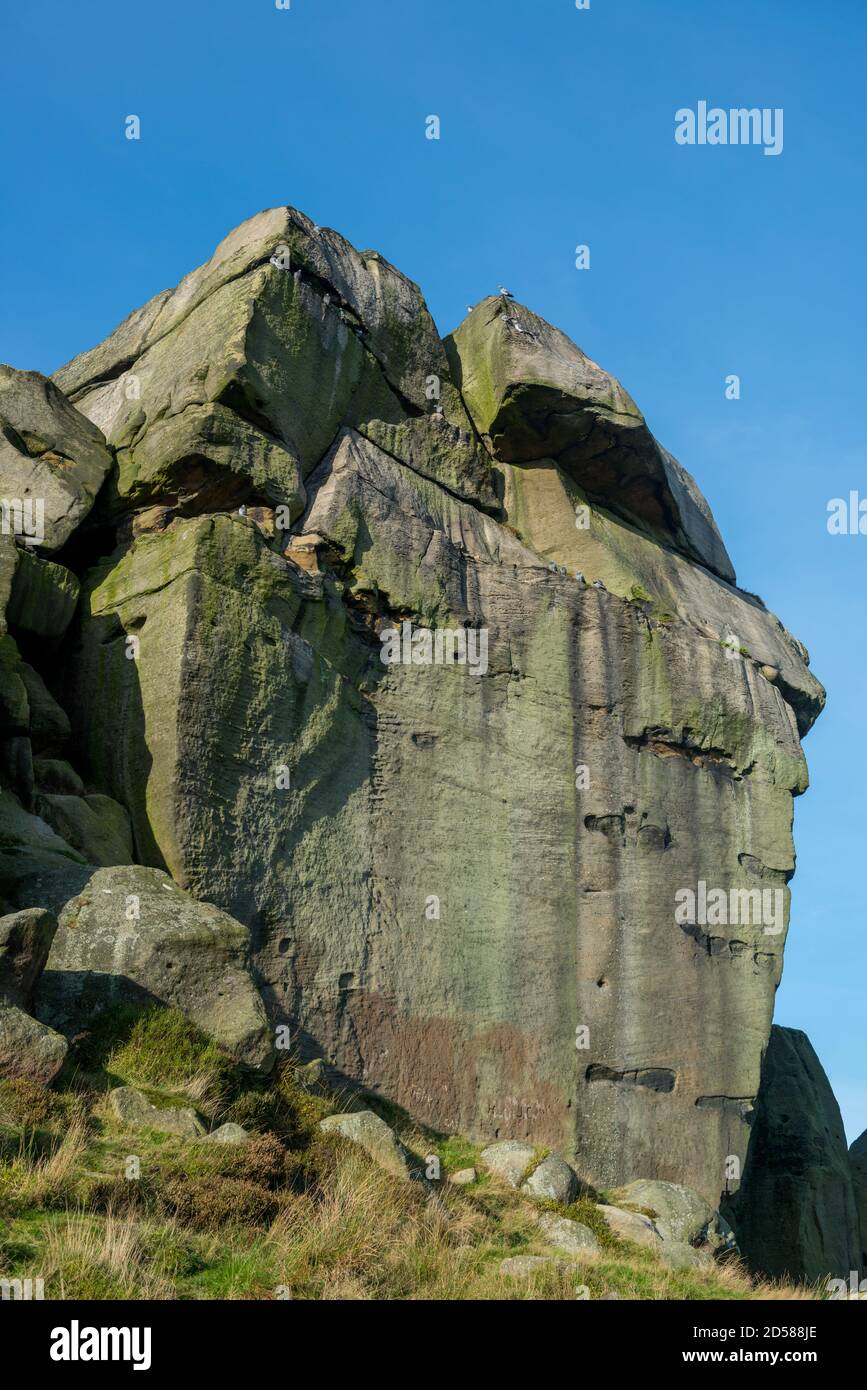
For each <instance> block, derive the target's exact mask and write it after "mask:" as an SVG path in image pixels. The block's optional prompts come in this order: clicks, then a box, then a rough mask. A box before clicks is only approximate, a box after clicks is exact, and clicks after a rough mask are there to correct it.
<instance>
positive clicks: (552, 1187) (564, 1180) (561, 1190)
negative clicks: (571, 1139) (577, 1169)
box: [521, 1154, 578, 1207]
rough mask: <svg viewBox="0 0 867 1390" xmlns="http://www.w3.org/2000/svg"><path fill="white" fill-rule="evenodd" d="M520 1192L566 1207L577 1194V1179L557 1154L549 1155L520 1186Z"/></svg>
mask: <svg viewBox="0 0 867 1390" xmlns="http://www.w3.org/2000/svg"><path fill="white" fill-rule="evenodd" d="M521 1191H522V1192H526V1193H527V1194H528V1196H530V1197H541V1198H546V1199H547V1200H548V1201H551V1202H560V1203H561V1205H562V1206H564V1207H566V1206H568V1205H569V1203H570V1202H573V1201H574V1200H575V1197H576V1196H577V1194H578V1178H577V1176H576V1175H575V1173H574V1172H573V1171H572V1169H571V1168H570V1167H569V1164H568V1163H567V1162H566V1161H565V1159H562V1158H560V1156H559V1154H549V1155H548V1157H547V1158H543V1159H542V1162H541V1163H540V1164H538V1165H537V1166H536V1167H535V1168H534V1169H533V1171H532V1173H531V1174H530V1176H529V1177H528V1178H527V1180H526V1182H524V1183H522V1184H521Z"/></svg>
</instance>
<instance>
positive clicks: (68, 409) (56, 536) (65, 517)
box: [0, 364, 111, 551]
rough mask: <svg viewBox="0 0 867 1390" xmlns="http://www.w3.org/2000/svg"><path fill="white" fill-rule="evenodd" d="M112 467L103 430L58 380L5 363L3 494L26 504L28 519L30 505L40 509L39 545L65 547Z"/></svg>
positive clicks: (0, 404) (0, 402) (0, 371)
mask: <svg viewBox="0 0 867 1390" xmlns="http://www.w3.org/2000/svg"><path fill="white" fill-rule="evenodd" d="M110 467H111V454H110V452H109V450H108V449H107V448H106V445H105V439H104V438H103V436H102V434H101V432H100V430H99V429H97V428H96V426H95V425H94V424H93V423H92V422H91V421H90V420H88V419H85V417H84V416H83V415H82V414H81V413H80V412H79V411H78V410H76V409H75V408H74V407H73V406H72V405H70V403H69V401H68V400H67V399H66V397H65V396H64V394H63V392H62V391H60V390H58V388H57V386H56V385H55V384H54V382H53V381H51V380H50V379H49V378H48V377H44V376H42V375H41V374H40V373H39V372H19V371H16V370H15V368H14V367H7V366H5V365H2V364H0V479H2V487H0V493H2V498H3V499H5V500H6V501H9V500H10V499H16V500H17V501H18V502H19V503H22V504H24V507H25V512H24V516H25V521H26V520H27V517H28V512H27V507H29V506H30V505H31V504H37V505H40V506H41V508H42V517H43V523H42V529H43V531H44V534H42V535H40V536H38V537H36V538H35V541H34V543H35V544H36V545H38V546H40V547H41V548H43V549H45V550H49V551H52V550H59V549H60V547H61V546H62V545H63V544H64V542H65V541H67V540H68V539H69V537H70V536H71V535H72V533H73V531H74V530H75V528H76V527H77V526H78V525H79V524H80V522H81V521H82V520H83V519H84V517H85V516H87V513H88V512H89V511H90V509H91V507H92V506H93V503H94V499H95V497H96V494H97V492H98V491H99V489H100V487H101V485H102V483H103V480H104V479H105V476H106V474H107V473H108V471H109V468H110ZM35 515H36V513H34V516H35ZM29 529H30V528H26V530H27V531H29ZM25 533H26V532H22V533H21V534H25Z"/></svg>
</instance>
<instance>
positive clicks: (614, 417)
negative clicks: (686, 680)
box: [448, 298, 735, 580]
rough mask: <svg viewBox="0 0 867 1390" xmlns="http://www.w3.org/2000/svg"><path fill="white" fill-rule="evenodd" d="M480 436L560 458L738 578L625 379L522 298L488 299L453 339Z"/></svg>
mask: <svg viewBox="0 0 867 1390" xmlns="http://www.w3.org/2000/svg"><path fill="white" fill-rule="evenodd" d="M448 349H449V354H450V357H451V361H452V368H453V370H454V373H455V379H456V380H457V382H458V385H459V386H460V388H461V390H462V392H463V396H464V400H465V401H466V403H467V406H468V408H469V411H470V413H471V415H472V417H473V421H474V423H475V425H476V428H477V429H478V431H479V433H480V434H482V435H483V436H485V437H486V438H487V439H488V440H489V441H490V445H491V448H492V449H493V451H494V453H495V454H496V456H497V457H498V458H500V459H502V460H503V461H504V462H506V463H516V464H522V465H526V464H534V463H538V462H539V461H540V460H544V459H554V460H556V461H557V462H558V463H559V465H560V466H561V468H563V469H564V471H565V472H566V473H567V474H568V475H569V476H570V477H572V478H574V479H575V481H576V482H577V483H579V484H580V485H581V486H582V487H583V488H584V489H585V491H586V492H587V494H588V496H591V497H594V498H596V499H597V500H600V501H602V502H604V503H605V504H606V505H608V506H609V507H611V508H612V509H613V510H615V511H617V512H619V513H621V514H622V515H624V516H625V517H626V518H627V519H628V520H630V521H633V522H637V523H638V524H639V525H640V526H643V527H644V528H646V529H648V530H649V531H651V533H656V534H658V535H659V536H660V537H663V538H664V539H665V540H667V541H669V542H671V541H673V542H674V543H675V544H676V545H677V547H678V548H679V549H681V550H683V551H684V553H685V554H687V555H691V556H692V557H693V558H695V559H697V560H699V561H701V563H702V564H705V565H707V566H708V568H710V569H712V570H715V571H716V572H717V573H718V574H720V575H721V576H722V577H723V579H729V580H733V579H734V577H735V576H734V570H733V568H732V564H731V561H730V560H729V557H728V555H727V554H726V550H725V546H724V545H723V542H722V538H721V536H720V534H719V532H718V530H717V528H716V524H715V522H714V519H713V516H712V515H711V511H710V508H709V507H708V505H707V502H706V501H705V500H704V498H703V497H702V495H701V493H700V492H699V490H698V488H697V486H696V484H695V480H694V479H693V478H691V477H690V475H689V474H688V473H687V472H686V470H685V469H684V468H681V466H680V464H679V463H678V462H677V460H676V459H674V458H672V456H671V455H670V454H669V453H668V452H667V451H666V450H665V449H663V448H662V447H661V446H660V445H659V444H658V443H657V441H656V440H655V439H654V437H653V435H652V434H651V432H650V430H649V429H648V427H647V424H646V422H645V420H644V417H643V415H642V414H641V412H640V411H639V409H638V407H637V406H636V404H635V402H634V401H633V400H632V397H631V396H629V395H628V394H627V392H626V391H624V389H623V387H622V386H621V385H620V382H619V381H616V380H615V378H614V377H611V376H609V375H608V373H607V372H604V371H603V370H602V369H601V367H598V366H597V365H596V363H595V362H592V361H591V360H590V358H589V357H587V356H586V355H585V354H584V353H583V352H582V351H581V349H580V348H578V347H576V346H575V344H574V343H573V342H572V341H571V340H570V339H569V338H567V337H566V335H565V333H561V332H560V330H559V329H557V328H553V327H552V326H551V324H549V323H546V322H545V320H544V319H542V318H539V316H538V314H534V313H532V312H531V311H530V310H529V309H527V308H525V307H524V305H521V304H515V303H510V302H508V301H507V300H505V299H502V298H499V299H497V298H488V299H483V300H482V302H481V303H480V304H478V305H477V306H476V307H475V309H474V310H473V311H472V313H470V314H469V315H468V317H467V318H466V319H465V320H464V322H463V323H462V324H461V325H460V327H459V328H458V329H457V330H456V331H455V333H454V334H453V336H452V337H451V338H450V339H449V341H448Z"/></svg>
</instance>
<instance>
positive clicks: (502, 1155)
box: [480, 1139, 536, 1187]
mask: <svg viewBox="0 0 867 1390" xmlns="http://www.w3.org/2000/svg"><path fill="white" fill-rule="evenodd" d="M480 1157H481V1160H482V1162H483V1163H484V1165H485V1167H486V1168H487V1170H488V1172H489V1173H493V1174H494V1176H495V1177H497V1178H502V1179H503V1181H504V1182H507V1183H508V1184H509V1186H510V1187H520V1186H521V1182H522V1180H523V1178H524V1176H525V1174H526V1173H527V1170H528V1169H529V1168H530V1165H531V1164H532V1163H533V1160H534V1159H535V1157H536V1150H535V1149H534V1148H533V1146H532V1144H522V1143H521V1142H520V1141H519V1140H517V1139H501V1140H500V1141H499V1143H497V1144H489V1145H488V1147H487V1148H486V1149H482V1152H481V1155H480Z"/></svg>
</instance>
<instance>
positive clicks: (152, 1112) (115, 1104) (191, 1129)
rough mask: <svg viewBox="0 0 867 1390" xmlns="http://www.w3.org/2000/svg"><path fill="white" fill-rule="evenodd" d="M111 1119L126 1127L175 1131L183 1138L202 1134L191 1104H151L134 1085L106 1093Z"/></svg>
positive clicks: (169, 1132)
mask: <svg viewBox="0 0 867 1390" xmlns="http://www.w3.org/2000/svg"><path fill="white" fill-rule="evenodd" d="M108 1100H109V1105H110V1106H111V1111H112V1114H113V1115H114V1118H115V1119H116V1120H117V1121H118V1122H119V1123H120V1124H122V1125H123V1126H124V1127H125V1128H127V1129H155V1130H158V1131H159V1133H160V1134H178V1135H180V1136H181V1137H182V1138H184V1139H199V1138H201V1137H202V1136H203V1135H204V1133H205V1126H204V1125H203V1124H202V1122H201V1120H200V1119H199V1117H198V1115H197V1114H196V1112H195V1110H193V1108H192V1107H191V1106H158V1105H153V1104H152V1103H151V1102H150V1101H149V1100H148V1098H147V1096H146V1095H144V1094H143V1093H142V1092H141V1091H137V1090H136V1089H135V1087H134V1086H118V1087H116V1088H115V1090H113V1091H109V1093H108Z"/></svg>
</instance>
